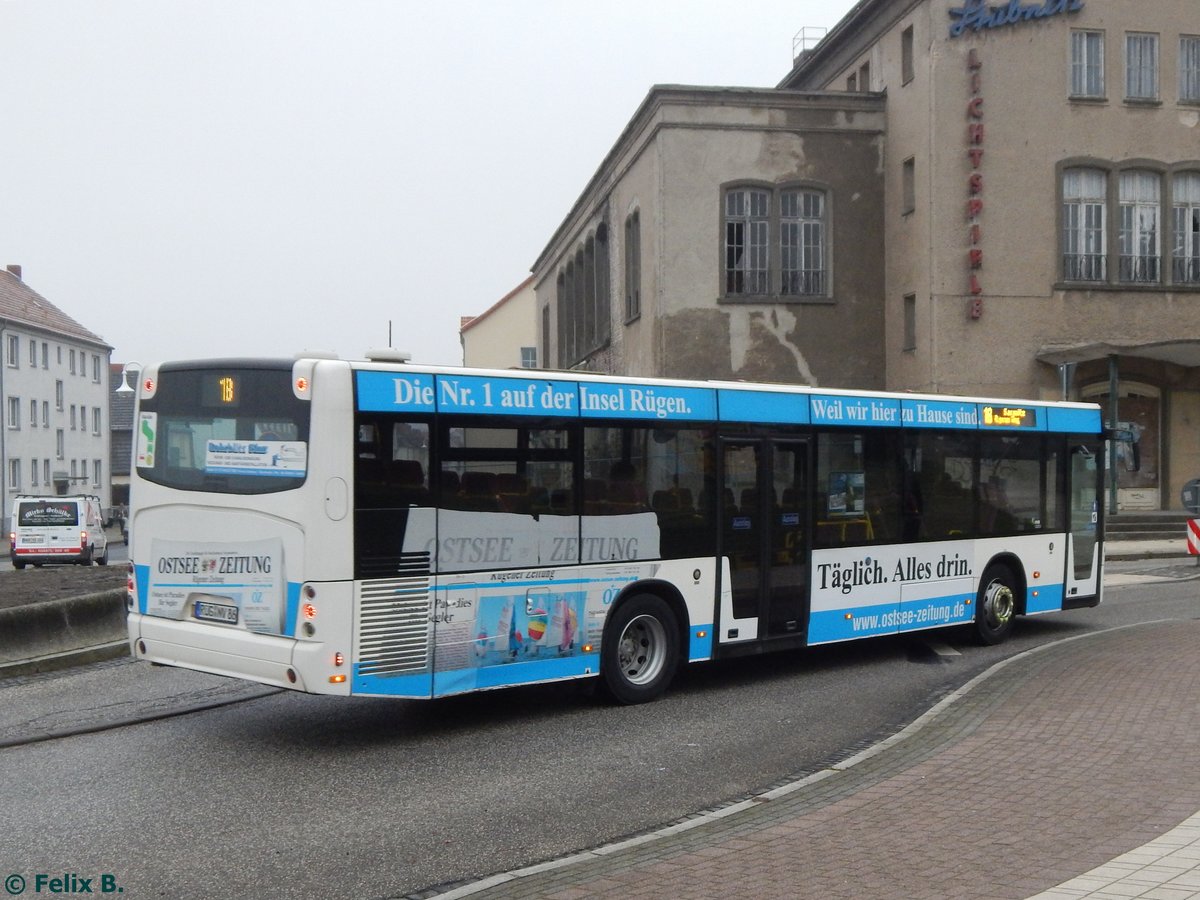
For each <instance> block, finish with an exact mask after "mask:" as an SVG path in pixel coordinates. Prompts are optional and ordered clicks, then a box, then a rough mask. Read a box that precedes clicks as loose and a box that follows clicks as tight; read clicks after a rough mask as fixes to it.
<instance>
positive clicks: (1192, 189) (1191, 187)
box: [1172, 172, 1200, 284]
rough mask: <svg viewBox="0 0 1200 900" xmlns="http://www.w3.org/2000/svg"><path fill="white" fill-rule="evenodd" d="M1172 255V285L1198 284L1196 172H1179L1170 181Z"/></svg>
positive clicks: (1199, 182)
mask: <svg viewBox="0 0 1200 900" xmlns="http://www.w3.org/2000/svg"><path fill="white" fill-rule="evenodd" d="M1172 194H1173V208H1174V212H1175V216H1174V219H1175V221H1174V233H1175V252H1174V254H1173V256H1172V277H1173V278H1174V280H1175V283H1176V284H1200V172H1182V173H1180V174H1178V175H1176V176H1175V178H1174V179H1173V187H1172Z"/></svg>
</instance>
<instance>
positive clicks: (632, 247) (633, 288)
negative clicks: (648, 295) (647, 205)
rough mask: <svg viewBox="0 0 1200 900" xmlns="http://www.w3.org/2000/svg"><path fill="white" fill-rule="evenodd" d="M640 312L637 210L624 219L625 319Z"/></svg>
mask: <svg viewBox="0 0 1200 900" xmlns="http://www.w3.org/2000/svg"><path fill="white" fill-rule="evenodd" d="M641 314H642V220H641V216H640V214H639V212H638V210H636V209H635V210H634V211H633V212H631V213H630V214H629V216H628V218H626V219H625V321H626V322H631V321H633V320H634V319H636V318H637V317H638V316H640V315H641Z"/></svg>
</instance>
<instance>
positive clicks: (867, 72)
mask: <svg viewBox="0 0 1200 900" xmlns="http://www.w3.org/2000/svg"><path fill="white" fill-rule="evenodd" d="M858 89H859V90H860V91H869V90H870V89H871V64H870V63H869V62H865V63H863V64H862V65H861V66H859V67H858Z"/></svg>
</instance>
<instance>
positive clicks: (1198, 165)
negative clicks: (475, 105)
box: [533, 0, 1200, 509]
mask: <svg viewBox="0 0 1200 900" xmlns="http://www.w3.org/2000/svg"><path fill="white" fill-rule="evenodd" d="M631 226H633V227H631ZM589 247H593V248H594V249H593V250H591V251H589ZM533 272H534V279H535V286H536V290H537V304H538V315H539V317H540V319H539V323H540V341H541V346H542V352H543V354H544V358H545V359H546V360H548V361H550V364H551V365H558V366H560V367H572V368H587V369H595V370H598V371H611V372H624V373H628V374H637V375H660V376H686V377H698V378H745V379H754V380H768V381H770V380H778V381H800V382H806V383H812V384H820V385H823V386H832V387H858V388H887V389H891V390H915V391H930V392H940V393H951V394H966V395H969V394H987V395H993V396H1012V397H1033V398H1042V399H1045V398H1058V397H1063V396H1066V397H1069V398H1070V399H1079V398H1083V399H1092V400H1097V401H1099V402H1101V403H1104V404H1105V405H1106V409H1108V410H1109V416H1108V417H1109V418H1110V420H1111V424H1113V425H1114V426H1116V427H1117V429H1118V434H1119V436H1120V438H1121V439H1120V440H1118V441H1116V442H1114V448H1115V449H1114V457H1113V462H1114V463H1115V466H1114V469H1115V471H1116V472H1117V473H1118V479H1117V483H1116V486H1115V490H1114V492H1113V495H1112V499H1113V501H1115V502H1116V504H1117V506H1118V507H1119V508H1120V509H1136V508H1153V509H1158V508H1171V507H1177V506H1178V505H1179V493H1180V488H1181V487H1182V485H1183V484H1184V483H1185V482H1186V481H1188V480H1190V479H1192V478H1195V477H1198V476H1200V18H1197V8H1196V3H1195V0H1143V2H1139V3H1112V2H1101V0H1044V2H1043V0H1038V2H1021V0H1014V2H1010V3H1004V4H986V3H979V2H976V0H862V2H859V3H857V4H856V5H855V6H854V7H853V8H852V9H851V11H850V12H849V13H848V14H847V16H846V17H845V18H844V19H843V20H842V21H841V22H840V23H839V24H838V25H837V26H835V28H834V29H832V30H831V31H830V32H829V34H828V35H827V36H826V37H825V38H824V40H822V41H821V42H820V43H819V44H817V45H816V46H815V47H814V48H812V49H811V50H807V51H805V52H803V53H802V54H801V55H800V56H799V57H798V58H797V60H796V61H795V65H794V67H793V69H792V70H791V72H789V73H787V75H786V76H785V77H784V78H783V80H782V81H781V82H780V84H779V85H778V87H777V88H776V89H774V90H746V89H734V88H677V87H660V88H655V89H653V90H652V91H651V92H650V94H649V96H648V97H647V99H646V101H645V102H644V103H643V104H642V106H641V108H640V109H639V110H638V111H637V113H636V114H635V115H634V117H633V119H632V120H631V122H630V124H629V126H628V127H627V128H626V129H625V131H624V133H623V134H622V135H621V136H620V138H619V140H618V141H617V144H616V146H615V147H614V148H613V150H612V151H611V152H610V154H609V155H608V157H607V158H606V159H605V160H604V162H603V164H602V165H601V167H600V169H599V170H598V171H597V172H596V174H595V176H594V177H593V178H592V180H591V181H590V182H589V184H588V185H587V187H586V188H585V190H584V192H583V194H582V196H581V197H580V200H579V201H578V203H577V204H576V206H575V207H574V208H573V209H572V210H571V213H570V215H569V216H568V217H567V219H566V220H565V221H564V222H563V223H562V225H561V226H560V227H559V229H558V231H557V232H556V233H555V234H554V236H553V237H552V239H551V240H550V242H549V244H548V245H547V247H546V249H545V250H544V251H543V253H542V254H541V256H540V257H539V258H538V260H537V262H536V263H535V266H534V269H533Z"/></svg>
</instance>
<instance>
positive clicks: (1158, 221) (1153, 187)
mask: <svg viewBox="0 0 1200 900" xmlns="http://www.w3.org/2000/svg"><path fill="white" fill-rule="evenodd" d="M1117 193H1118V205H1117V209H1118V213H1119V216H1120V218H1119V219H1118V221H1117V253H1118V257H1117V280H1118V281H1120V282H1121V283H1122V284H1158V283H1159V281H1161V280H1162V176H1161V175H1160V174H1159V173H1157V172H1151V171H1147V170H1145V169H1126V170H1125V171H1123V172H1121V173H1120V175H1119V176H1118V179H1117Z"/></svg>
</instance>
